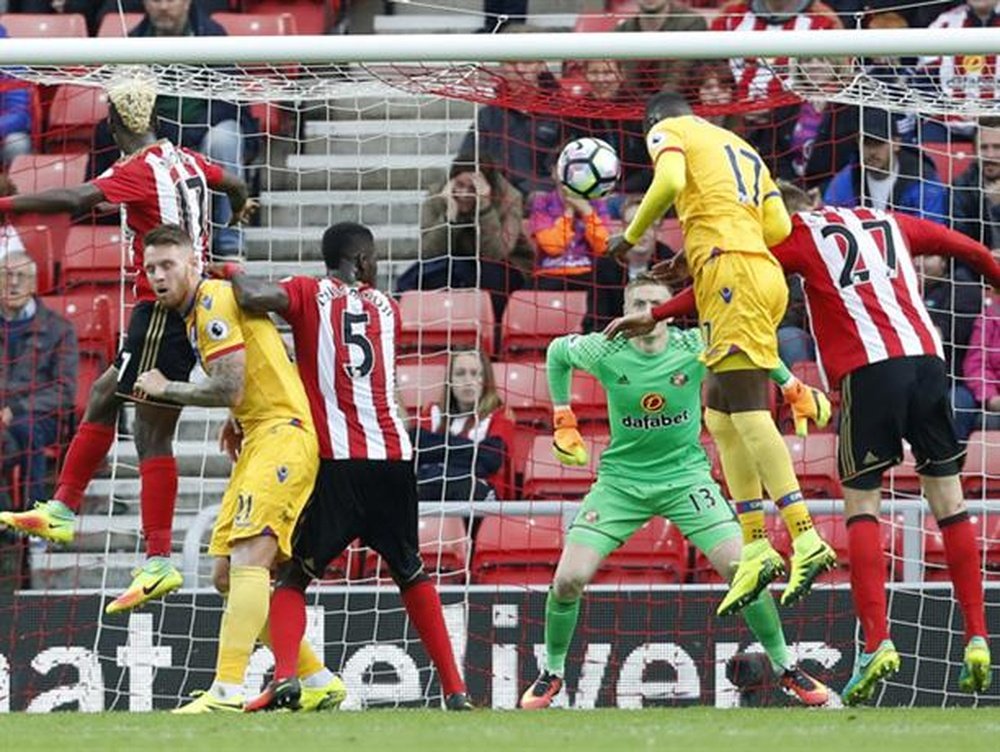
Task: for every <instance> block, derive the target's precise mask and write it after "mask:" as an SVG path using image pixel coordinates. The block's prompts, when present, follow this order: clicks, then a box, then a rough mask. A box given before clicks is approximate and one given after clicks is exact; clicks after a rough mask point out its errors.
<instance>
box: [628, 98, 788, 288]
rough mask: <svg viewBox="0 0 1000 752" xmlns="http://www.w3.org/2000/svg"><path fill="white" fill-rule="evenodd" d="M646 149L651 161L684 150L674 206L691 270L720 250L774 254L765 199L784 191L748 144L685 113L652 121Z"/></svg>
mask: <svg viewBox="0 0 1000 752" xmlns="http://www.w3.org/2000/svg"><path fill="white" fill-rule="evenodd" d="M646 148H647V149H648V150H649V156H650V158H651V159H652V160H653V164H656V161H657V159H658V158H659V157H660V156H662V155H664V154H666V153H668V152H671V151H673V152H680V153H681V154H683V155H684V161H685V164H686V167H685V176H684V177H685V180H684V187H683V189H682V190H681V191H680V193H679V194H678V195H677V197H676V200H675V202H674V205H675V206H676V209H677V216H678V218H679V219H680V222H681V229H682V230H683V232H684V249H685V254H686V255H687V260H688V266H689V268H690V269H691V273H692V275H695V274H697V272H698V270H700V269H701V267H702V266H703V265H704V264H705V262H706V261H707V260H708V259H709V258H710V257H711V256H712V255H713V254H714V253H718V252H720V251H739V252H741V253H759V254H766V255H770V251H768V249H767V244H766V243H765V242H764V234H765V230H764V223H765V220H764V203H765V201H767V199H769V198H778V199H780V198H781V194H780V193H779V191H778V188H777V186H776V185H775V183H774V179H773V178H772V177H771V173H770V171H769V170H768V169H767V165H765V164H764V160H763V159H761V157H760V155H759V154H758V153H757V152H756V150H755V149H754V148H753V147H752V146H750V144H748V143H747V142H746V141H744V140H743V139H742V138H740V137H739V136H737V135H736V134H735V133H732V132H731V131H728V130H726V129H725V128H720V127H718V126H715V125H712V124H711V123H709V122H708V121H706V120H703V119H702V118H700V117H697V116H696V115H684V116H681V117H671V118H666V119H665V120H661V121H660V122H659V123H657V124H656V125H654V126H653V127H652V128H651V129H650V130H649V132H648V133H647V134H646Z"/></svg>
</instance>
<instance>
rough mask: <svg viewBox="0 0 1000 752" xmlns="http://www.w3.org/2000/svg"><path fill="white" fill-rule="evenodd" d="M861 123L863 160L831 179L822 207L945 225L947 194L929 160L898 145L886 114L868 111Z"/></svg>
mask: <svg viewBox="0 0 1000 752" xmlns="http://www.w3.org/2000/svg"><path fill="white" fill-rule="evenodd" d="M862 124H863V127H864V133H863V137H862V140H861V149H860V150H861V160H860V162H857V161H855V162H851V163H850V164H849V165H847V166H846V167H844V168H843V169H842V170H840V172H838V173H837V174H836V175H835V176H834V177H833V180H831V181H830V184H829V185H828V186H827V188H826V191H825V193H824V194H823V202H824V203H826V204H829V205H830V206H870V207H872V208H873V209H884V210H888V211H900V212H904V213H906V214H912V215H914V216H917V217H921V218H923V219H930V220H933V221H935V222H941V223H946V222H947V205H948V191H947V189H946V188H945V186H944V185H942V183H941V179H940V178H939V177H938V174H937V170H935V168H934V163H933V162H932V161H931V160H930V158H928V157H925V156H924V155H923V154H921V153H920V151H919V150H918V149H916V148H913V147H909V146H902V145H900V143H899V140H898V134H897V133H894V130H895V129H894V127H893V121H892V118H891V116H890V115H889V113H888V112H885V111H884V110H876V109H866V110H865V111H864V114H863V116H862ZM862 166H864V169H863V170H862Z"/></svg>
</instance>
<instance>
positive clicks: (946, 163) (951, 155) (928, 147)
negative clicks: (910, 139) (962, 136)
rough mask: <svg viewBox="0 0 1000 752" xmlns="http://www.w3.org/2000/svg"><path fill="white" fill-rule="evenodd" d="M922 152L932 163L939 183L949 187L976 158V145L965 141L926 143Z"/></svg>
mask: <svg viewBox="0 0 1000 752" xmlns="http://www.w3.org/2000/svg"><path fill="white" fill-rule="evenodd" d="M923 152H924V154H926V155H927V156H928V157H930V158H931V161H932V162H934V168H935V169H936V170H937V174H938V177H940V178H941V182H942V183H945V184H946V185H951V183H953V182H954V180H955V178H957V177H958V176H959V175H961V174H962V173H963V172H965V170H966V168H968V166H969V165H970V164H971V163H972V161H973V160H974V159H975V158H976V145H975V144H974V143H972V142H967V141H953V142H951V143H947V142H928V143H925V144H924V145H923Z"/></svg>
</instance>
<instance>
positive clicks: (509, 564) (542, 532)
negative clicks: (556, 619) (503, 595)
mask: <svg viewBox="0 0 1000 752" xmlns="http://www.w3.org/2000/svg"><path fill="white" fill-rule="evenodd" d="M562 546H563V527H562V517H561V516H558V515H545V516H542V515H539V516H533V517H502V516H491V517H487V518H486V519H484V520H483V522H482V524H481V525H480V526H479V532H478V533H477V534H476V545H475V549H474V551H475V553H474V554H473V557H472V576H473V579H474V581H475V582H477V583H480V584H491V585H492V584H508V585H542V584H546V583H549V582H551V581H552V575H553V574H554V573H555V568H556V564H557V563H558V562H559V555H560V553H561V552H562Z"/></svg>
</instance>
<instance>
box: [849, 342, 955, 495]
mask: <svg viewBox="0 0 1000 752" xmlns="http://www.w3.org/2000/svg"><path fill="white" fill-rule="evenodd" d="M840 391H841V398H842V400H841V418H840V442H839V448H838V451H837V462H838V466H839V469H840V480H841V482H842V483H843V485H845V486H847V487H848V488H854V489H858V490H862V491H864V490H872V489H875V488H878V487H879V486H881V484H882V474H883V473H884V472H885V471H886V469H888V468H890V467H892V466H894V465H898V464H899V463H900V462H902V461H903V439H906V440H907V441H908V442H909V443H910V445H911V446H912V447H913V457H914V459H915V460H916V469H917V472H918V473H920V474H921V475H927V476H931V477H943V476H948V475H955V474H957V473H958V471H959V470H961V469H962V463H963V461H964V458H965V450H964V449H963V448H962V446H961V444H959V442H958V437H957V435H956V433H955V419H954V415H953V413H952V407H951V394H950V391H951V390H950V384H949V381H948V374H947V372H946V370H945V364H944V361H943V360H941V359H940V358H936V357H934V356H931V355H918V356H910V357H905V358H890V359H889V360H884V361H881V362H879V363H872V364H871V365H868V366H864V367H862V368H859V369H857V370H856V371H852V372H851V373H849V374H847V376H845V377H844V380H843V382H842V383H841V386H840Z"/></svg>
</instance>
